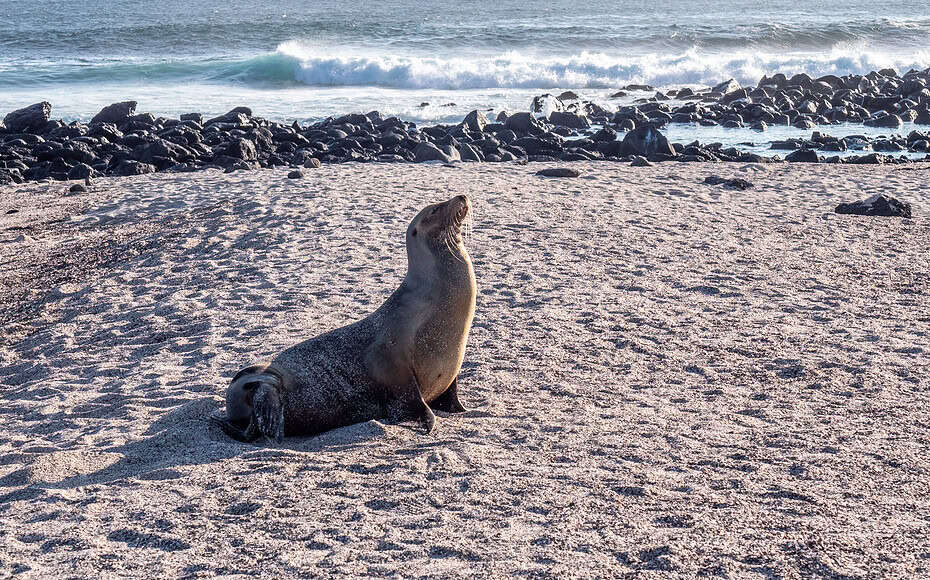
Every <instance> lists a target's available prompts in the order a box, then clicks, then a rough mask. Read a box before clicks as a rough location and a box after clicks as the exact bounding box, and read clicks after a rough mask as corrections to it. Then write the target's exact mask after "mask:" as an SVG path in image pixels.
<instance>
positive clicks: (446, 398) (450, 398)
mask: <svg viewBox="0 0 930 580" xmlns="http://www.w3.org/2000/svg"><path fill="white" fill-rule="evenodd" d="M430 407H432V408H434V409H436V410H437V411H444V412H446V413H464V412H466V411H468V409H466V408H465V406H464V405H463V404H462V401H460V400H459V378H458V377H455V380H454V381H452V384H451V385H449V388H448V389H446V392H444V393H443V394H441V395H439V396H438V397H436V398H435V399H433V402H432V403H430Z"/></svg>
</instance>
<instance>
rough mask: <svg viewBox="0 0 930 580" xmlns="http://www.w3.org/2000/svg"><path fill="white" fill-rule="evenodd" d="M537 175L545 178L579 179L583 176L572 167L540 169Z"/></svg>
mask: <svg viewBox="0 0 930 580" xmlns="http://www.w3.org/2000/svg"><path fill="white" fill-rule="evenodd" d="M536 175H541V176H543V177H578V176H579V175H581V172H579V171H578V170H577V169H572V168H571V167H549V168H546V169H540V170H539V171H537V172H536Z"/></svg>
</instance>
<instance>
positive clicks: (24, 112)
mask: <svg viewBox="0 0 930 580" xmlns="http://www.w3.org/2000/svg"><path fill="white" fill-rule="evenodd" d="M51 113H52V104H51V103H49V102H48V101H42V102H41V103H36V104H34V105H29V106H28V107H25V108H22V109H17V110H15V111H13V112H12V113H8V114H7V116H6V117H4V118H3V124H4V125H6V127H7V130H8V131H10V132H11V133H26V132H28V131H36V130H39V129H42V128H44V127H45V125H46V124H47V123H48V117H49V115H51Z"/></svg>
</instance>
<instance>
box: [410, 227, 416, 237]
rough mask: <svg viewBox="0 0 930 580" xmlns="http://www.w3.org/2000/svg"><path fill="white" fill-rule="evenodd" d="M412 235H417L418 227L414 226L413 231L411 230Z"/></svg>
mask: <svg viewBox="0 0 930 580" xmlns="http://www.w3.org/2000/svg"><path fill="white" fill-rule="evenodd" d="M410 235H411V236H413V237H417V229H416V228H413V231H412V232H410Z"/></svg>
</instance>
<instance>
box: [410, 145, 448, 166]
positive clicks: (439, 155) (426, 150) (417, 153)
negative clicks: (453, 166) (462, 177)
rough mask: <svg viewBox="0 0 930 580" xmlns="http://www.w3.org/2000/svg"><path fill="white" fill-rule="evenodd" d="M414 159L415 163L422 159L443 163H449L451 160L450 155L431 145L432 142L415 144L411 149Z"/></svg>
mask: <svg viewBox="0 0 930 580" xmlns="http://www.w3.org/2000/svg"><path fill="white" fill-rule="evenodd" d="M413 156H414V161H415V162H417V163H422V162H424V161H442V162H443V163H450V162H452V161H453V158H452V156H451V155H449V154H448V153H446V152H445V151H443V150H442V149H440V148H439V147H437V146H436V145H433V144H432V143H425V142H424V143H420V144H419V145H417V148H416V149H414V150H413Z"/></svg>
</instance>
